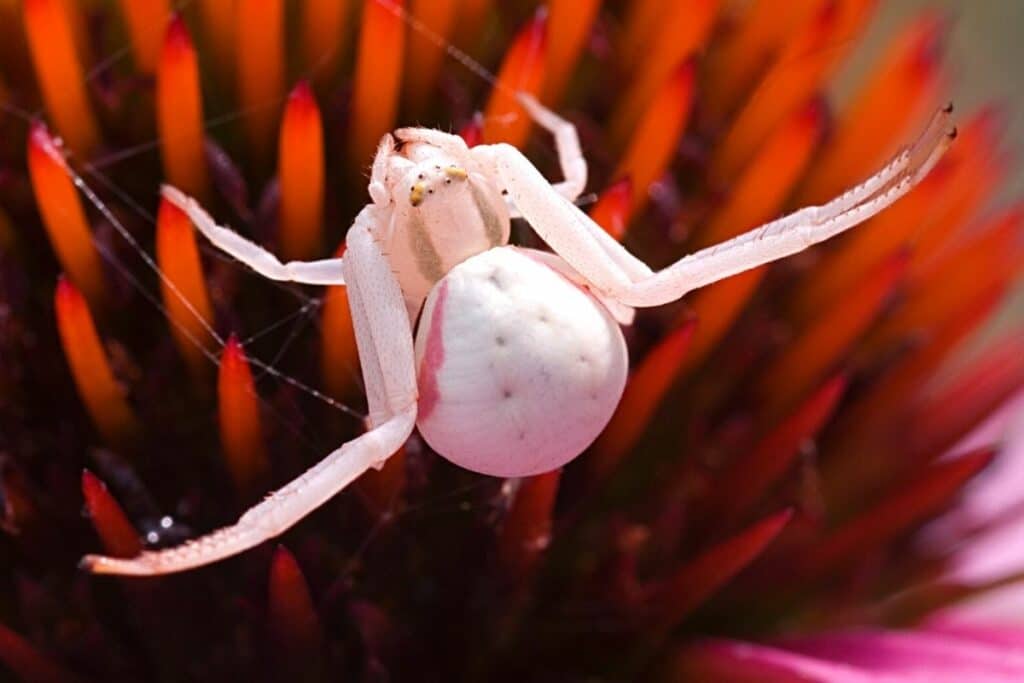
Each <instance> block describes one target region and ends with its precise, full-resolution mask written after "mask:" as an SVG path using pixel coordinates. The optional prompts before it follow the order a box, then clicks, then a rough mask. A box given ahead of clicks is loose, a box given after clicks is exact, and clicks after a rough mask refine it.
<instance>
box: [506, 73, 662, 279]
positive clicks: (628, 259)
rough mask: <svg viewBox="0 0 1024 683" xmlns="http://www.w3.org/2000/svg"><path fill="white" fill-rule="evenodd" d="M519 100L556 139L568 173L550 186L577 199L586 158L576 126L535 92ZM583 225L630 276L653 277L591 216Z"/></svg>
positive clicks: (560, 159)
mask: <svg viewBox="0 0 1024 683" xmlns="http://www.w3.org/2000/svg"><path fill="white" fill-rule="evenodd" d="M519 101H520V102H521V103H522V105H523V107H524V108H525V109H526V111H527V113H528V114H529V115H530V117H531V118H533V120H534V121H536V122H537V124H538V125H540V126H541V127H542V128H544V129H545V130H547V131H548V132H549V133H551V136H552V137H553V138H554V140H555V150H556V152H557V153H558V162H559V166H560V167H561V170H562V175H563V176H564V177H565V180H563V181H562V182H560V183H554V184H553V185H552V186H551V187H552V189H553V190H554V191H555V192H557V193H558V194H560V195H562V196H563V197H565V198H566V199H568V200H569V201H570V202H575V200H576V198H577V197H579V196H580V194H581V193H582V192H583V190H584V189H585V188H586V185H587V160H586V158H585V157H584V156H583V151H582V149H580V140H579V136H578V135H577V134H576V126H574V125H573V124H572V123H570V122H569V121H566V120H565V119H563V118H562V117H561V116H559V115H558V114H556V113H554V112H553V111H551V110H550V109H548V108H547V107H545V106H544V105H542V104H541V103H540V102H538V101H537V99H536V98H535V97H533V96H532V95H527V94H525V93H523V94H521V95H520V96H519ZM511 203H512V206H513V208H514V209H516V211H517V212H518V207H517V206H516V203H515V201H514V200H513V201H512V202H511ZM583 226H584V228H585V229H586V230H587V232H589V233H590V235H591V236H592V237H593V238H594V239H595V240H597V242H598V244H599V245H600V246H601V248H602V249H604V251H605V252H606V253H607V254H608V256H609V257H610V258H611V259H612V261H614V262H615V263H616V265H618V266H619V268H621V269H622V270H623V271H625V272H626V274H627V275H628V276H629V277H630V278H631V279H634V280H635V279H639V278H644V277H650V276H651V275H653V272H652V271H651V269H650V268H648V267H647V264H646V263H644V262H643V261H641V260H640V259H638V258H636V257H635V256H633V255H632V254H630V253H629V252H628V251H626V250H625V249H623V248H622V247H621V246H620V245H619V244H618V242H616V241H615V239H614V238H612V236H611V235H609V234H608V233H607V232H606V231H605V230H604V229H603V228H602V227H601V226H599V225H598V224H596V223H594V221H592V220H589V219H588V220H586V221H584V222H583Z"/></svg>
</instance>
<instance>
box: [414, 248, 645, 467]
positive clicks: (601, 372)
mask: <svg viewBox="0 0 1024 683" xmlns="http://www.w3.org/2000/svg"><path fill="white" fill-rule="evenodd" d="M530 253H531V252H530V250H525V249H518V248H516V247H501V248H497V249H491V250H489V251H485V252H483V253H481V254H478V255H476V256H473V257H472V258H470V259H467V260H466V261H464V262H462V263H460V264H459V265H457V266H455V267H454V268H452V270H451V271H449V272H448V273H447V274H446V275H445V277H444V278H443V279H442V280H440V281H439V282H438V283H437V285H435V286H434V288H433V289H432V290H431V292H430V295H429V296H428V297H427V301H426V304H425V306H424V308H423V314H422V316H421V317H420V323H419V329H418V330H417V333H416V366H417V369H418V385H419V392H420V399H419V413H420V416H419V420H418V425H419V429H420V432H421V433H422V435H423V437H424V439H426V441H427V443H429V444H430V445H431V447H432V448H434V450H436V451H437V452H438V453H440V454H441V455H443V456H444V457H445V458H447V459H449V460H451V461H452V462H454V463H455V464H457V465H460V466H462V467H465V468H466V469H469V470H473V471H476V472H481V473H484V474H490V475H494V476H502V477H521V476H527V475H532V474H539V473H541V472H547V471H549V470H552V469H555V468H557V467H559V466H561V465H563V464H565V463H566V462H568V461H569V460H572V459H573V458H575V457H576V456H577V455H579V454H580V453H581V452H582V451H583V450H584V449H585V448H586V447H587V446H589V445H590V443H591V442H593V441H594V439H595V438H597V435H598V434H600V432H601V430H602V429H604V427H605V425H606V424H607V423H608V420H609V419H610V418H611V415H612V413H613V412H614V410H615V407H616V405H618V402H619V399H620V398H621V397H622V390H623V387H624V386H625V382H626V373H627V368H628V359H627V353H626V344H625V341H624V340H623V338H622V333H621V331H620V330H619V326H618V324H617V323H616V322H615V321H614V320H613V319H612V317H611V316H610V315H609V313H608V311H607V310H606V309H605V308H604V306H602V305H601V304H600V303H598V302H597V301H596V300H595V299H594V298H593V297H591V296H590V295H589V294H588V293H586V292H585V291H584V290H582V289H581V288H580V287H578V286H577V285H575V284H573V283H571V282H570V281H569V280H567V279H566V278H565V277H563V276H562V275H560V274H558V273H556V272H555V271H554V270H552V269H551V268H549V267H548V266H546V265H544V264H542V263H540V262H539V261H537V260H535V259H534V258H532V257H531V256H530Z"/></svg>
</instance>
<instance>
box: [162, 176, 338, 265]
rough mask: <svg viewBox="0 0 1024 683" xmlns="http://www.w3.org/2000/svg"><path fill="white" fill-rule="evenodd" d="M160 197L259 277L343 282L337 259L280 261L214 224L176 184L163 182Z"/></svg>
mask: <svg viewBox="0 0 1024 683" xmlns="http://www.w3.org/2000/svg"><path fill="white" fill-rule="evenodd" d="M161 193H162V194H163V197H164V199H166V200H167V201H169V202H170V203H172V204H174V205H175V206H177V207H178V208H179V209H181V210H182V211H184V212H185V213H186V214H187V215H188V217H189V219H191V221H192V224H193V225H195V226H196V228H197V229H198V230H199V232H201V233H203V234H204V235H206V239H208V240H210V242H212V243H213V245H214V246H215V247H217V248H219V249H220V250H221V251H223V252H225V253H227V254H228V255H229V256H231V257H232V258H234V259H235V260H237V261H241V262H242V263H244V264H245V265H247V266H249V267H250V268H252V269H253V270H255V271H256V272H257V273H259V274H260V275H262V276H263V277H266V278H269V279H271V280H281V281H284V282H297V283H299V284H303V285H343V284H345V278H344V276H343V275H342V272H341V259H340V258H329V259H322V260H319V261H289V262H288V263H281V261H279V260H278V258H277V257H276V256H274V255H273V254H271V253H270V252H269V251H267V250H266V249H264V248H263V247H261V246H259V245H258V244H256V243H255V242H251V241H249V240H247V239H245V238H244V237H242V236H241V235H239V234H238V233H237V232H235V231H234V230H231V229H230V228H225V227H222V226H220V225H217V224H216V223H215V222H214V220H213V219H212V218H211V217H210V214H208V213H206V210H205V209H204V208H203V207H202V206H200V205H199V202H197V201H196V200H195V199H192V198H191V197H189V196H188V195H186V194H185V193H184V192H182V191H181V190H179V189H178V188H176V187H172V186H170V185H164V186H163V189H162V190H161Z"/></svg>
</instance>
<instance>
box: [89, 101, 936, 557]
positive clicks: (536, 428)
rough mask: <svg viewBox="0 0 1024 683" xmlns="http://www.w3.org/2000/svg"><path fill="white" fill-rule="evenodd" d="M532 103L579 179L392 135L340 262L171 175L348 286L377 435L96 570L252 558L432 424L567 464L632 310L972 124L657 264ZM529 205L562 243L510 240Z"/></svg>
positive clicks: (763, 253)
mask: <svg viewBox="0 0 1024 683" xmlns="http://www.w3.org/2000/svg"><path fill="white" fill-rule="evenodd" d="M521 101H522V103H523V105H524V106H525V107H526V109H527V111H528V112H529V113H530V115H531V116H532V117H533V118H534V119H535V120H536V121H537V122H538V123H539V124H540V125H541V126H543V127H544V128H546V129H547V130H548V131H550V132H551V133H552V134H553V135H554V137H555V141H556V145H557V149H558V157H559V162H560V164H561V168H562V173H563V174H564V176H565V180H564V181H563V182H561V183H558V184H554V185H552V184H550V183H549V182H548V181H547V180H545V178H544V177H543V176H542V175H541V174H540V172H539V171H538V170H537V169H536V168H534V166H533V165H532V164H531V163H530V162H529V161H528V160H527V159H526V157H525V156H523V155H522V153H521V152H519V151H518V150H517V149H516V148H514V147H511V146H509V145H503V144H499V145H480V146H477V147H474V148H473V149H469V148H467V147H466V145H465V143H464V142H463V141H462V140H461V139H460V138H458V137H456V136H454V135H449V134H446V133H442V132H440V131H436V130H429V129H423V128H410V129H402V130H400V131H398V132H397V133H396V134H395V135H396V138H397V140H398V141H399V143H400V144H399V145H398V146H396V144H395V140H394V139H393V138H392V137H391V136H385V138H384V140H383V141H382V142H381V145H380V147H379V148H378V152H377V155H376V158H375V159H374V163H373V171H372V174H371V179H370V186H369V190H370V196H371V198H372V199H373V201H372V203H371V204H369V205H367V206H366V207H365V208H364V209H363V210H362V211H361V212H360V213H359V215H358V216H356V219H355V222H354V224H353V225H352V227H351V229H350V230H349V232H348V236H347V238H346V246H347V249H346V251H345V254H344V256H343V257H341V258H334V259H325V260H322V261H314V262H290V263H284V264H282V263H281V262H280V261H278V260H277V258H275V257H274V256H273V255H272V254H270V253H269V252H267V251H265V250H263V249H262V248H260V247H259V246H257V245H255V244H253V243H251V242H249V241H248V240H246V239H244V238H242V237H241V236H239V235H238V234H236V233H234V232H232V231H231V230H229V229H227V228H223V227H220V226H218V225H216V223H214V221H213V219H211V218H210V216H209V215H208V214H207V213H206V212H205V211H204V210H203V209H202V208H201V207H200V206H199V205H198V204H197V203H196V202H195V201H194V200H192V199H190V198H188V197H186V196H185V195H183V194H182V193H181V192H179V191H178V190H176V189H174V188H170V187H167V188H165V189H164V195H165V197H166V198H167V199H169V200H170V201H171V202H173V203H174V204H176V205H178V206H179V207H180V208H182V209H183V210H184V211H186V212H187V213H188V215H189V216H190V217H191V219H192V221H193V223H195V225H196V227H197V228H199V230H200V231H201V232H202V233H203V234H204V235H206V236H207V237H208V238H209V239H210V240H211V241H212V242H213V243H214V244H215V245H217V246H218V247H220V248H221V249H224V250H225V251H226V252H228V253H229V254H231V255H232V256H234V257H235V258H237V259H238V260H240V261H242V262H243V263H245V264H246V265H248V266H250V267H251V268H253V269H254V270H256V271H258V272H259V273H261V274H263V275H265V276H267V277H269V278H273V279H277V280H291V281H294V282H299V283H304V284H330V285H341V284H345V285H346V286H347V287H348V294H349V297H348V298H349V303H350V306H351V309H352V319H353V324H354V327H355V332H356V341H357V344H358V347H359V359H360V366H361V369H362V373H363V379H364V382H365V385H366V393H367V402H368V405H369V408H370V419H369V422H370V429H369V431H367V432H366V433H365V434H363V435H362V436H360V437H359V438H357V439H355V440H353V441H350V442H348V443H346V444H344V445H342V446H341V447H340V448H339V449H337V450H336V451H334V452H333V453H331V454H330V455H328V456H327V457H326V458H324V460H322V461H321V462H320V463H319V464H317V465H316V466H314V467H313V468H312V469H310V470H309V471H308V472H306V473H305V474H303V475H302V476H301V477H299V478H298V479H296V480H295V481H293V482H291V483H290V484H288V485H287V486H285V487H284V488H282V489H280V490H278V491H277V492H275V493H274V494H272V495H271V496H270V497H269V498H267V500H265V501H263V502H262V503H260V504H259V505H256V506H255V507H253V508H252V509H250V510H249V511H248V512H246V513H245V514H244V515H243V516H242V517H241V519H239V521H238V522H237V523H236V524H235V525H234V526H231V527H227V528H224V529H221V530H219V531H215V532H213V533H211V534H209V535H207V536H204V537H202V538H200V539H198V540H196V541H193V542H191V543H188V544H186V545H184V546H180V547H177V548H171V549H168V550H161V551H155V552H145V553H143V554H141V555H140V556H138V557H136V558H132V559H127V560H121V559H114V558H108V557H94V556H89V557H87V558H85V560H84V566H86V567H87V568H89V569H91V570H93V571H96V572H106V573H117V574H142V575H147V574H163V573H168V572H174V571H181V570H184V569H189V568H191V567H196V566H200V565H203V564H207V563H210V562H213V561H215V560H218V559H222V558H225V557H229V556H231V555H234V554H236V553H239V552H242V551H244V550H246V549H248V548H251V547H253V546H254V545H257V544H259V543H261V542H263V541H265V540H266V539H268V538H271V537H273V536H276V535H277V534H280V533H281V532H283V531H284V530H285V529H288V528H289V527H291V526H292V525H293V524H295V523H296V522H298V521H299V520H300V519H302V518H303V517H304V516H305V515H307V514H309V513H310V512H311V511H312V510H314V509H316V508H317V507H319V506H320V505H321V504H323V503H324V502H325V501H326V500H327V499H329V498H330V497H331V496H333V495H334V494H336V493H337V492H338V491H340V490H342V489H343V488H345V486H347V485H348V484H349V483H350V482H352V481H353V480H355V479H356V478H357V477H359V475H361V474H362V473H363V472H365V471H366V470H367V469H369V468H371V467H379V466H380V465H381V464H382V463H383V462H384V461H385V460H386V459H387V458H388V457H389V456H390V455H391V454H392V453H394V452H395V451H397V450H398V449H399V448H400V447H401V445H402V444H403V443H404V442H405V440H406V439H407V438H408V437H409V434H410V433H411V432H412V430H413V428H414V427H415V426H416V425H417V424H419V427H420V431H421V433H422V434H423V436H424V438H425V439H426V440H427V442H428V443H430V444H431V445H432V446H433V447H434V448H435V450H437V451H438V453H440V454H441V455H443V456H445V457H447V458H449V459H450V460H452V461H453V462H456V463H457V464H459V465H462V466H463V467H466V468H468V469H471V470H475V471H478V472H483V473H487V474H495V475H499V476H525V475H530V474H537V473H540V472H544V471H547V470H551V469H554V468H556V467H559V466H560V465H563V464H564V463H566V462H567V461H569V460H571V459H572V458H574V457H576V456H577V455H579V454H580V453H581V452H583V450H584V449H585V448H586V447H587V446H588V445H589V444H590V443H591V442H592V441H593V440H594V439H595V438H596V437H597V435H598V434H599V433H600V432H601V430H602V429H603V428H604V426H605V424H606V423H607V422H608V420H609V418H610V417H611V415H612V411H613V410H614V409H615V406H616V404H617V403H618V401H619V399H620V397H621V395H622V390H623V386H624V383H625V378H626V365H627V363H626V348H625V344H624V342H623V340H622V334H621V332H620V330H619V327H618V324H628V323H629V322H630V321H631V320H632V308H631V307H637V306H657V305H660V304H664V303H667V302H669V301H673V300H675V299H678V298H679V297H681V296H683V295H684V294H685V293H687V292H689V291H691V290H693V289H696V288H698V287H703V286H705V285H707V284H710V283H712V282H715V281H718V280H721V279H723V278H726V277H729V276H730V275H734V274H736V273H739V272H742V271H744V270H748V269H750V268H754V267H757V266H759V265H762V264H764V263H768V262H769V261H773V260H776V259H779V258H782V257H784V256H787V255H789V254H793V253H796V252H798V251H801V250H803V249H805V248H807V247H808V246H810V245H812V244H815V243H817V242H821V241H822V240H825V239H828V238H829V237H832V236H833V235H836V234H838V233H840V232H842V231H844V230H846V229H848V228H851V227H853V226H854V225H856V224H858V223H860V222H861V221H864V220H865V219H867V218H870V217H871V216H873V215H875V214H876V213H878V212H879V211H881V210H882V209H884V208H885V207H887V206H889V205H890V204H892V203H893V202H895V201H896V200H897V199H899V198H900V197H902V196H903V195H905V194H906V193H907V192H908V191H909V190H910V189H911V188H912V187H913V186H914V185H915V184H917V183H918V182H919V181H920V180H921V179H922V178H923V177H924V176H925V175H927V173H928V172H929V171H930V170H931V168H932V167H933V166H934V165H935V163H936V162H937V161H938V159H939V157H940V156H941V155H942V153H943V152H944V151H945V149H946V148H947V147H948V145H949V142H950V140H952V138H953V137H954V134H955V130H953V129H951V128H949V127H948V123H947V121H948V117H949V114H950V111H951V110H950V109H949V108H947V109H944V110H942V111H941V112H939V113H938V114H937V115H936V116H935V118H934V119H933V121H932V123H931V125H930V126H929V127H928V129H927V130H926V131H925V133H924V134H923V135H922V136H921V138H920V139H919V140H918V141H917V143H916V144H914V145H913V146H912V147H910V148H908V149H905V150H904V151H902V152H901V153H900V154H898V155H897V156H896V158H894V159H893V161H891V162H890V163H889V164H888V165H887V166H886V167H885V168H883V169H882V170H881V171H879V172H878V173H876V174H875V175H874V176H872V177H871V178H869V179H867V180H866V181H865V182H863V183H861V184H860V185H858V186H857V187H855V188H853V189H851V190H849V191H848V192H846V193H845V194H843V195H841V196H839V197H837V198H836V199H834V200H832V201H831V202H828V203H827V204H824V205H822V206H815V207H810V208H806V209H801V210H800V211H797V212H795V213H793V214H790V215H789V216H786V217H784V218H780V219H778V220H776V221H773V222H771V223H768V224H766V225H763V226H761V227H759V228H756V229H754V230H752V231H750V232H747V233H744V234H742V235H740V236H739V237H736V238H734V239H731V240H729V241H727V242H724V243H722V244H719V245H716V246H714V247H710V248H708V249H704V250H702V251H698V252H697V253H695V254H691V255H689V256H687V257H685V258H683V259H680V260H679V261H677V262H675V263H673V264H672V265H670V266H668V267H667V268H665V269H663V270H661V271H658V272H653V271H652V270H651V269H650V268H648V267H647V266H646V265H645V264H644V263H643V262H641V261H639V260H638V259H636V258H635V257H634V256H633V255H632V254H630V253H629V252H628V251H626V249H625V248H623V247H622V246H621V245H620V244H619V243H618V242H616V241H615V240H613V239H612V238H611V237H609V236H608V235H607V234H606V233H605V232H604V231H603V230H602V229H601V228H600V227H599V226H598V225H597V224H595V223H594V222H593V221H592V220H591V219H590V218H588V217H587V216H586V214H584V213H583V212H582V211H580V210H579V209H578V208H577V207H576V206H575V204H574V203H573V200H575V199H576V198H577V197H578V196H579V194H580V193H581V192H582V191H583V187H584V185H585V184H586V178H587V166H586V162H585V160H584V159H583V155H582V153H581V151H580V147H579V141H578V139H577V136H576V130H575V128H573V126H572V125H571V124H569V123H568V122H566V121H564V120H563V119H561V118H559V117H558V116H557V115H555V114H554V113H552V112H550V111H548V110H547V109H545V108H543V107H542V106H541V105H540V104H538V103H537V102H536V101H535V100H533V99H532V98H528V97H525V96H524V97H522V99H521ZM510 214H515V215H519V216H522V217H523V218H524V219H526V221H527V222H528V223H529V224H530V225H531V227H532V228H533V229H534V231H535V232H536V233H537V234H538V235H539V236H540V237H541V238H542V239H543V240H544V242H545V243H547V245H548V246H549V247H551V249H552V252H553V253H548V252H540V251H535V250H528V249H519V248H517V247H511V246H508V245H507V242H508V234H509V216H510ZM424 302H425V303H424ZM421 309H422V313H421ZM417 318H418V319H419V324H418V326H416V325H415V321H416V320H417ZM414 326H415V327H414ZM414 332H415V338H414Z"/></svg>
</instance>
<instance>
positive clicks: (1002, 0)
mask: <svg viewBox="0 0 1024 683" xmlns="http://www.w3.org/2000/svg"><path fill="white" fill-rule="evenodd" d="M934 7H938V8H941V9H942V11H944V12H946V13H947V15H948V16H949V18H950V19H951V20H952V23H953V30H952V32H951V34H950V43H949V60H948V62H949V65H950V73H952V74H953V83H952V85H953V88H952V91H951V94H952V97H953V98H954V99H955V100H956V103H957V105H958V108H959V109H960V111H961V112H963V111H969V110H972V109H974V108H975V107H977V106H979V105H981V104H982V103H984V102H988V101H991V98H992V94H993V93H998V94H999V95H1000V96H1001V97H1003V98H1005V101H1006V102H1007V104H1009V105H1010V107H1009V112H1010V114H1011V119H1010V121H1009V122H1008V123H1009V126H1010V128H1009V134H1008V135H1007V139H1010V140H1015V141H1020V140H1024V89H1022V88H1020V87H1019V84H1020V79H1021V71H1020V63H1021V59H1022V58H1024V43H1021V40H1020V31H1021V27H1024V2H1019V0H984V1H983V2H963V1H962V0H888V1H887V2H883V3H881V5H880V7H879V11H878V17H877V18H876V20H875V21H874V22H872V24H871V26H870V28H869V32H868V36H867V39H866V41H865V44H864V46H863V48H862V49H860V50H857V51H855V52H854V54H853V55H852V57H851V59H850V60H849V62H848V65H847V68H846V69H845V72H844V73H843V77H842V78H841V79H839V81H837V82H838V84H839V92H838V93H837V95H838V96H840V97H842V95H843V94H844V93H845V92H846V91H847V90H848V89H849V88H850V87H851V86H853V85H855V84H856V82H857V78H858V74H859V73H860V72H861V71H863V70H864V69H865V68H867V67H869V66H870V64H871V61H872V59H873V57H874V56H876V55H877V54H878V53H879V51H880V50H882V49H883V47H884V45H885V43H886V41H887V40H889V39H890V38H891V37H892V36H893V35H894V34H895V33H896V32H897V31H898V30H899V28H900V27H901V26H904V25H906V22H907V21H908V20H909V19H910V18H911V17H912V16H914V15H915V14H916V13H917V12H920V11H921V10H924V9H927V8H934ZM1022 189H1024V173H1022V172H1021V170H1020V169H1018V170H1017V173H1016V177H1015V178H1013V181H1012V182H1010V183H1007V185H1006V193H1007V195H1008V196H1014V197H1019V196H1020V192H1021V190H1022Z"/></svg>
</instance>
